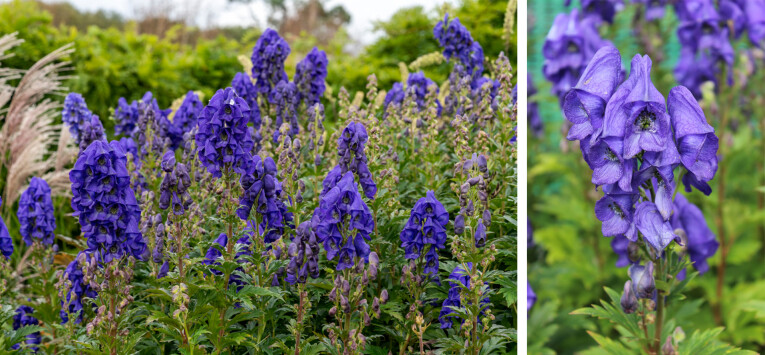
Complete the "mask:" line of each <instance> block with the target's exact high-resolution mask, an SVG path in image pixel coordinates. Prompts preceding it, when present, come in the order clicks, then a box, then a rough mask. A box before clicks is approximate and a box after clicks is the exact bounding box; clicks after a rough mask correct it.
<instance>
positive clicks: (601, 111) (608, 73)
mask: <svg viewBox="0 0 765 355" xmlns="http://www.w3.org/2000/svg"><path fill="white" fill-rule="evenodd" d="M622 80H623V72H622V57H621V55H620V54H619V50H617V49H616V48H615V47H613V46H610V45H609V46H604V47H602V48H600V49H599V50H598V51H597V52H596V53H595V55H594V56H593V57H592V60H590V62H589V63H588V64H587V67H585V69H584V72H583V73H582V76H581V77H580V78H579V82H578V83H577V84H576V86H574V88H573V89H571V90H570V91H569V92H568V93H567V94H566V95H565V96H564V97H563V102H562V108H563V115H564V116H565V117H566V119H567V120H568V121H569V122H571V123H573V124H574V125H573V126H571V128H570V129H569V131H568V136H567V138H568V139H569V140H583V139H585V138H587V137H589V136H591V135H592V134H593V133H595V132H597V131H599V130H601V129H602V128H603V119H604V116H605V114H606V104H607V103H608V100H609V99H611V96H612V95H613V94H614V92H615V91H616V88H617V87H618V86H619V84H621V83H622ZM604 144H607V143H606V142H604ZM619 144H620V145H621V142H619ZM594 161H597V160H593V162H594ZM619 163H620V164H621V162H619ZM593 180H594V177H593ZM593 182H594V181H593ZM614 182H616V181H611V182H610V183H614ZM601 184H602V183H601Z"/></svg>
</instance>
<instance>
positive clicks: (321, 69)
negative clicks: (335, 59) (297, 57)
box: [295, 47, 328, 107]
mask: <svg viewBox="0 0 765 355" xmlns="http://www.w3.org/2000/svg"><path fill="white" fill-rule="evenodd" d="M327 64H328V62H327V54H326V53H324V51H321V50H319V49H318V48H316V47H313V49H312V50H311V51H310V52H308V54H307V55H306V56H305V58H303V60H301V61H300V63H298V64H297V68H295V84H296V85H297V89H298V98H299V100H300V101H301V102H304V103H305V104H306V107H311V106H313V105H314V104H317V103H319V101H320V99H321V96H322V95H324V89H325V85H324V80H325V79H326V78H327Z"/></svg>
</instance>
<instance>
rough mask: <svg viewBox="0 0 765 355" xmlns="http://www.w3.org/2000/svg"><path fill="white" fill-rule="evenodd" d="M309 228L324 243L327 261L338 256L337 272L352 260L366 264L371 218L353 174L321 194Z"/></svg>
mask: <svg viewBox="0 0 765 355" xmlns="http://www.w3.org/2000/svg"><path fill="white" fill-rule="evenodd" d="M311 223H312V226H313V228H314V230H315V231H316V235H317V236H318V237H319V241H320V242H322V243H323V244H324V250H326V252H327V259H329V260H333V259H334V258H335V256H337V257H338V263H337V270H343V269H347V268H350V267H353V266H354V265H355V259H356V258H363V259H364V260H365V261H368V257H369V245H368V244H367V242H366V241H368V240H371V237H370V234H371V233H372V232H373V230H374V218H373V217H372V213H371V212H370V210H369V207H368V206H367V204H366V203H364V200H363V199H362V198H361V195H360V194H359V191H358V187H357V186H356V183H355V182H354V181H353V173H351V172H350V171H349V172H346V173H345V174H344V175H343V176H342V178H341V179H340V180H339V181H338V182H337V184H336V185H335V186H333V187H332V188H331V189H329V190H328V191H327V192H326V193H324V194H322V195H321V201H320V202H319V207H317V208H316V210H315V211H314V213H313V218H312V219H311Z"/></svg>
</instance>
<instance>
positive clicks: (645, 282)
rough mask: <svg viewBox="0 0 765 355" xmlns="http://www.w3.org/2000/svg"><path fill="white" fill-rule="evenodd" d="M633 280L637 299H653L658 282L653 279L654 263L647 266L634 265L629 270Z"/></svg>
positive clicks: (633, 288)
mask: <svg viewBox="0 0 765 355" xmlns="http://www.w3.org/2000/svg"><path fill="white" fill-rule="evenodd" d="M629 274H630V278H631V279H632V291H633V292H634V293H635V296H636V297H637V298H647V299H651V298H653V294H654V292H655V291H656V282H655V281H654V278H653V262H651V261H648V262H646V264H645V266H643V265H639V264H634V265H632V266H630V269H629Z"/></svg>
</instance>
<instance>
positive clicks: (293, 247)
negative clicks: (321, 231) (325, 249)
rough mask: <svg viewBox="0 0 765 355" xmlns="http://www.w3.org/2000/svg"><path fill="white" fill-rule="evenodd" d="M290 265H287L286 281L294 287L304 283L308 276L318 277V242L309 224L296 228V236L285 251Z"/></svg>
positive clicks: (305, 223) (307, 222) (308, 222)
mask: <svg viewBox="0 0 765 355" xmlns="http://www.w3.org/2000/svg"><path fill="white" fill-rule="evenodd" d="M287 253H288V255H289V257H290V263H289V264H288V265H287V277H286V281H287V282H289V283H290V284H292V285H294V284H295V283H296V282H299V283H305V282H306V280H307V279H308V276H311V278H314V279H315V278H318V277H319V241H318V239H317V238H316V234H315V233H314V232H313V230H312V229H311V222H310V221H306V222H303V223H301V224H300V226H298V230H297V234H296V235H295V238H293V239H292V242H291V243H290V245H289V248H288V249H287Z"/></svg>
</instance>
